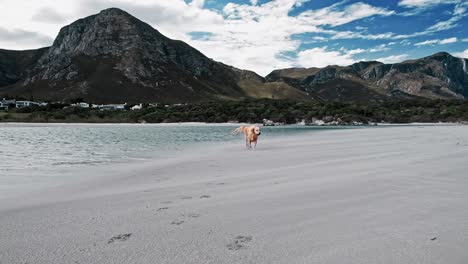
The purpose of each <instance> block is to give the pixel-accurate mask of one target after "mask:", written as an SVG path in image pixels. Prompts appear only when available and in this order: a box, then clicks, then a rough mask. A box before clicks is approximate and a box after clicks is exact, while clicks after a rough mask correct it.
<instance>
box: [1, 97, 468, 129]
mask: <svg viewBox="0 0 468 264" xmlns="http://www.w3.org/2000/svg"><path fill="white" fill-rule="evenodd" d="M63 107H64V105H58V104H50V105H48V106H46V107H34V108H17V109H10V110H9V111H4V112H0V122H89V123H118V122H128V123H136V122H148V123H162V122H208V123H212V122H230V121H238V122H256V123H260V122H262V120H263V119H269V120H272V121H274V122H282V123H286V124H292V123H296V122H300V121H301V120H305V121H306V122H310V121H312V120H313V119H323V120H326V121H339V123H340V124H349V123H352V122H353V121H356V122H362V123H369V122H388V123H410V122H461V121H468V101H441V100H433V101H430V100H418V101H399V102H397V101H395V102H386V103H380V104H357V103H335V102H328V103H324V102H303V101H291V100H268V99H262V100H245V101H222V102H221V101H218V102H209V103H200V104H185V105H159V106H156V107H146V108H144V109H142V110H136V111H129V110H127V111H100V110H96V109H85V108H78V107H67V108H63Z"/></svg>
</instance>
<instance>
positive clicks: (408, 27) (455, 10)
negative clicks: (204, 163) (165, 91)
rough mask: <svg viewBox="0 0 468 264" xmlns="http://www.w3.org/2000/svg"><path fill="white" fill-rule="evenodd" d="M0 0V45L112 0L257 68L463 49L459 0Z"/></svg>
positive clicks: (38, 35)
mask: <svg viewBox="0 0 468 264" xmlns="http://www.w3.org/2000/svg"><path fill="white" fill-rule="evenodd" d="M21 2H22V1H17V0H0V5H1V6H2V7H4V8H2V9H3V10H6V12H5V11H4V12H3V14H2V16H0V48H8V49H29V48H38V47H42V46H47V45H51V43H52V41H53V39H54V38H55V36H56V34H57V33H58V30H59V29H60V27H62V26H64V25H66V24H69V23H71V22H73V21H74V20H76V19H78V18H80V17H84V16H87V15H91V14H94V13H97V12H99V11H100V10H102V9H105V8H108V7H119V8H122V9H124V10H126V11H127V12H129V13H131V14H132V15H134V16H136V17H138V18H139V19H141V20H143V21H145V22H147V23H149V24H151V25H152V26H153V27H154V28H156V29H158V30H159V31H160V32H161V33H163V34H165V35H166V36H168V37H170V38H174V39H181V40H183V41H185V42H187V43H189V44H190V45H192V46H194V47H195V48H197V49H199V50H200V51H202V52H203V53H204V54H206V55H207V56H208V57H211V58H213V59H215V60H218V61H222V62H224V63H226V64H230V65H233V66H235V67H238V68H243V69H250V70H254V71H256V72H257V73H259V74H261V75H266V74H268V73H269V72H270V71H272V70H274V69H278V68H286V67H324V66H326V65H330V64H337V65H349V64H352V63H354V62H356V61H359V60H380V61H382V62H386V63H394V62H399V61H402V60H406V59H412V58H420V57H424V56H427V55H431V54H433V53H436V52H439V51H447V52H450V53H452V54H453V55H456V56H460V57H465V58H466V57H468V27H467V26H468V1H466V0H445V1H442V0H373V1H370V0H361V1H358V0H344V1H331V0H257V1H255V0H171V1H167V0H133V1H131V0H63V1H53V0H44V1H34V2H37V3H34V2H32V3H28V4H27V5H25V4H24V3H21Z"/></svg>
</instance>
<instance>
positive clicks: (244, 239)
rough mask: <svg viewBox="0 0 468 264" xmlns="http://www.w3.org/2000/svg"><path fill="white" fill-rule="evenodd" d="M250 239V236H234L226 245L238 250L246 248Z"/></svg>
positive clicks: (230, 248)
mask: <svg viewBox="0 0 468 264" xmlns="http://www.w3.org/2000/svg"><path fill="white" fill-rule="evenodd" d="M250 241H252V236H236V237H235V238H234V240H233V241H232V242H231V243H229V244H227V245H226V247H227V248H228V249H229V250H240V249H246V248H247V244H248V243H249V242H250Z"/></svg>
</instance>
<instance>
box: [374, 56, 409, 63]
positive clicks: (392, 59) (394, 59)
mask: <svg viewBox="0 0 468 264" xmlns="http://www.w3.org/2000/svg"><path fill="white" fill-rule="evenodd" d="M407 57H408V54H400V55H392V56H388V57H383V58H377V59H375V60H376V61H380V62H383V63H398V62H401V61H403V60H404V59H406V58H407Z"/></svg>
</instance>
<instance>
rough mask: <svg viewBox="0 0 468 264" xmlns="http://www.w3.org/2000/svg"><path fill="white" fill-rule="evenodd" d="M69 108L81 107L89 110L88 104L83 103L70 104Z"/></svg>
mask: <svg viewBox="0 0 468 264" xmlns="http://www.w3.org/2000/svg"><path fill="white" fill-rule="evenodd" d="M71 106H76V107H81V108H89V104H88V103H84V102H81V103H76V104H72V105H71Z"/></svg>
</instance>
